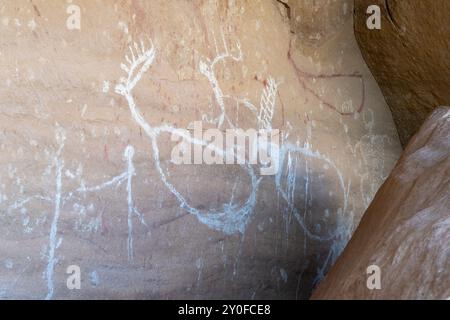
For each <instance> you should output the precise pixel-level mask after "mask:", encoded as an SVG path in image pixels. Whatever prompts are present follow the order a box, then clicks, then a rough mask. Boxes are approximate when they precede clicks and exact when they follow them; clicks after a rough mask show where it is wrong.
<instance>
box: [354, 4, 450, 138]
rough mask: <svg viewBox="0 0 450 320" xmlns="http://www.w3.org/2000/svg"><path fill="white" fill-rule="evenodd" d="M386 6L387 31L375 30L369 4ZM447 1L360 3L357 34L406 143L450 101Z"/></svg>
mask: <svg viewBox="0 0 450 320" xmlns="http://www.w3.org/2000/svg"><path fill="white" fill-rule="evenodd" d="M374 4H375V5H378V6H379V7H380V8H381V29H380V30H369V29H368V28H366V25H365V21H366V19H367V18H368V15H367V14H366V11H367V7H368V6H369V5H374ZM449 12H450V1H447V0H408V1H403V0H375V1H373V0H361V1H360V0H358V1H355V34H356V39H357V41H358V43H359V45H360V47H361V51H362V54H363V56H364V59H365V61H366V62H367V64H368V65H369V67H370V70H371V71H372V73H373V75H374V77H375V79H376V80H377V83H378V84H379V85H380V88H381V90H382V92H383V94H384V96H385V97H386V101H387V103H388V104H389V107H390V108H391V111H392V115H393V118H394V121H395V124H396V126H397V128H398V132H399V136H400V140H401V142H402V144H403V145H406V144H407V143H408V140H409V139H410V138H411V137H412V135H413V134H414V133H415V132H417V130H418V129H419V128H420V126H421V125H422V123H423V122H424V121H425V119H426V118H427V117H428V116H429V114H430V113H431V111H432V110H433V109H434V108H436V107H438V106H441V105H449V104H450V90H449V87H450V60H449V59H448V52H449V51H450V26H449V24H448V14H449Z"/></svg>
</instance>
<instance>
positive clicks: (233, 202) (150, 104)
mask: <svg viewBox="0 0 450 320" xmlns="http://www.w3.org/2000/svg"><path fill="white" fill-rule="evenodd" d="M316 2H318V3H320V1H316ZM300 3H301V2H300ZM324 3H328V2H324ZM335 3H341V5H342V15H343V16H342V17H344V18H343V19H340V20H339V19H338V20H339V21H340V23H339V24H337V25H336V28H330V26H328V25H327V24H326V23H325V21H326V19H325V18H324V17H326V16H329V15H330V14H331V13H330V12H328V10H329V9H330V10H333V12H340V11H339V10H338V11H335V9H336V8H337V7H335V6H336V5H334V6H331V7H328V6H319V7H318V10H317V11H315V12H314V13H312V12H310V11H308V10H306V8H307V7H306V6H305V7H304V9H305V11H301V12H305V15H306V16H305V17H304V18H305V19H307V20H308V19H309V20H311V21H319V23H318V25H317V28H318V29H317V30H314V33H315V32H319V33H321V32H323V34H324V37H325V38H326V41H322V42H320V43H310V42H308V41H303V40H304V39H309V38H310V36H309V35H308V34H307V32H306V31H305V33H304V34H302V35H299V36H297V35H295V34H292V33H291V32H290V29H291V25H290V20H289V19H288V17H287V14H286V12H285V11H283V10H287V8H286V7H285V6H283V5H282V4H280V3H279V2H277V1H266V0H264V1H182V0H179V1H167V0H164V1H143V0H142V1H137V0H133V1H106V0H105V1H90V0H89V1H88V0H84V1H81V0H77V1H72V3H71V4H69V3H67V2H66V1H38V0H33V1H25V0H21V1H2V2H1V3H0V22H1V27H0V36H1V39H2V42H1V45H0V61H1V64H0V68H1V72H2V75H3V77H2V79H1V81H2V91H1V94H0V125H1V128H2V130H1V132H0V135H1V138H0V139H1V144H0V148H1V151H2V157H1V161H0V187H1V188H0V297H1V298H49V299H50V298H245V299H249V298H290V299H294V298H307V297H309V295H310V292H311V289H312V287H313V285H314V284H316V283H317V282H318V281H319V280H320V279H321V278H322V277H323V274H324V273H325V271H326V270H327V268H328V267H329V266H330V265H331V263H332V262H333V260H334V259H335V258H336V257H337V256H338V254H339V253H340V251H341V250H342V248H343V247H344V246H345V244H346V243H347V241H348V239H349V238H350V235H351V234H352V232H353V230H354V228H355V226H356V225H357V223H358V221H359V219H360V217H361V215H362V213H363V212H364V210H365V209H366V207H367V205H368V204H369V203H370V201H371V199H372V196H373V195H374V193H375V191H376V190H377V189H378V187H379V185H381V183H382V182H383V180H384V178H385V177H386V176H387V175H388V173H389V172H390V170H391V168H392V167H393V165H394V163H395V161H396V159H397V158H398V156H399V154H400V152H401V148H400V143H399V140H398V137H397V133H396V130H395V126H394V123H393V121H392V119H391V115H390V113H389V109H388V107H387V105H386V103H385V101H384V99H383V96H382V95H381V92H380V90H379V88H378V87H377V84H376V83H375V81H374V79H373V78H372V76H371V74H370V72H369V70H368V68H367V67H366V65H365V64H364V62H363V59H362V57H361V55H360V52H359V49H358V46H357V44H356V41H355V39H354V35H353V22H352V17H351V16H349V14H348V12H351V8H349V7H348V1H342V2H339V1H335ZM69 5H77V6H79V7H80V9H81V29H80V30H69V29H68V28H67V27H66V22H67V19H68V18H69V14H67V13H66V10H67V8H68V6H69ZM346 5H347V6H346ZM280 6H281V7H280ZM309 15H314V19H313V18H312V16H309ZM316 19H317V20H316ZM322 28H324V29H323V30H322ZM330 29H335V30H333V34H332V35H327V36H325V34H328V33H329V30H330ZM308 32H309V31H308ZM140 41H143V45H144V48H143V49H144V50H143V52H140V53H138V50H137V49H135V48H134V45H133V43H134V42H137V43H138V44H139V46H140ZM152 44H153V45H152ZM130 46H131V48H132V49H131V50H133V51H134V56H135V57H134V58H135V59H139V60H137V61H136V62H133V57H132V54H131V52H130V48H129V47H130ZM152 48H153V49H152ZM141 50H142V49H141V48H139V51H141ZM241 53H242V55H241ZM126 55H128V60H130V61H127V59H126V58H125V56H126ZM153 55H154V56H153ZM215 61H216V62H215ZM121 64H124V65H123V66H122V67H123V69H125V70H122V69H121ZM130 65H131V67H132V68H131V70H130ZM211 66H213V67H214V68H211ZM126 70H128V71H126ZM128 73H130V74H128ZM136 76H138V77H137V78H136ZM121 78H123V79H122V81H121V80H120V79H121ZM270 79H273V80H274V82H271V80H270ZM134 80H136V81H134ZM216 80H217V81H216ZM274 84H277V86H276V89H277V90H273V91H270V89H275V86H274ZM263 93H266V94H267V95H269V96H270V99H269V102H268V103H264V104H263V105H264V106H265V107H270V108H274V115H273V119H269V120H271V123H270V125H271V126H272V128H273V129H280V130H282V131H283V137H284V139H285V140H284V141H283V144H282V149H281V156H282V157H281V162H280V170H279V173H278V174H277V175H276V176H264V177H262V176H260V175H259V167H258V166H254V167H251V169H249V168H247V167H246V166H239V165H211V166H209V165H175V164H173V163H172V162H171V161H170V160H171V158H170V154H171V151H172V148H173V147H174V146H175V143H174V142H172V141H171V140H170V134H169V131H170V130H172V129H174V128H177V127H178V128H186V127H189V125H190V124H191V123H193V122H194V121H200V120H203V125H204V127H205V128H208V127H209V128H210V127H216V128H220V129H221V130H224V129H227V128H230V127H233V126H234V127H240V128H242V129H247V128H259V127H260V121H258V115H259V111H260V101H261V96H262V94H263ZM270 101H271V102H270ZM136 107H138V108H139V110H137V109H136ZM270 108H269V109H270ZM138 213H140V214H138ZM70 265H78V266H79V267H80V268H81V276H82V283H81V290H72V291H70V290H68V289H67V287H66V280H67V277H68V275H67V274H66V269H67V267H68V266H70Z"/></svg>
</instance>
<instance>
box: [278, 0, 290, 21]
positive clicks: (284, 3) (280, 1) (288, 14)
mask: <svg viewBox="0 0 450 320" xmlns="http://www.w3.org/2000/svg"><path fill="white" fill-rule="evenodd" d="M276 1H277V2H278V3H281V4H282V5H283V7H285V8H286V14H287V16H288V18H289V20H291V7H290V6H289V5H288V4H287V3H286V2H283V1H282V0H276Z"/></svg>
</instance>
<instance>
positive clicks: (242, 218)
mask: <svg viewBox="0 0 450 320" xmlns="http://www.w3.org/2000/svg"><path fill="white" fill-rule="evenodd" d="M223 43H224V51H223V52H221V53H220V52H218V53H217V56H216V57H215V58H213V59H205V61H201V62H200V64H199V70H200V73H202V74H203V75H205V77H206V78H207V79H208V80H209V82H210V84H211V88H212V91H213V93H214V97H215V101H216V103H217V106H218V107H219V115H218V116H217V117H215V118H214V121H215V123H216V125H217V128H219V129H220V128H221V127H222V126H224V125H227V126H228V127H231V128H236V126H235V124H234V123H233V121H232V120H231V118H230V117H229V116H228V113H227V108H226V104H225V100H226V99H232V100H234V101H236V102H237V103H240V104H242V105H244V106H245V107H247V108H248V109H249V110H250V111H252V112H253V113H254V115H255V125H256V126H258V127H259V128H264V129H270V128H271V126H272V119H273V116H274V110H275V106H276V93H277V87H278V83H276V82H275V80H274V79H273V78H269V81H268V84H267V86H266V87H265V88H264V90H263V92H262V95H261V100H260V108H259V110H258V109H257V108H256V107H255V106H254V105H253V104H252V103H251V102H250V101H249V100H247V99H239V98H235V97H231V96H229V95H226V94H224V93H223V91H222V89H221V87H220V84H219V81H218V80H217V77H216V75H215V70H214V67H215V66H216V64H217V63H219V62H223V61H225V60H226V59H231V60H232V61H235V62H240V61H242V59H243V54H242V51H241V47H240V45H239V43H237V45H236V50H235V52H234V53H233V52H232V51H231V50H230V49H229V48H228V46H227V44H226V42H225V41H223ZM133 48H134V49H133ZM129 51H130V53H129V55H130V56H131V58H130V56H129V55H126V56H125V60H126V61H127V62H128V64H127V65H125V64H122V69H123V70H124V71H125V72H126V73H127V76H126V77H125V78H122V79H121V81H120V83H119V84H118V85H117V86H116V92H117V93H118V94H120V95H122V96H123V97H124V98H125V99H126V101H127V102H128V106H129V109H130V112H131V116H132V118H133V120H134V121H135V122H136V123H137V124H138V125H139V126H140V127H141V128H142V129H143V130H144V132H145V133H146V134H147V136H148V138H149V139H150V143H151V146H152V157H153V161H154V164H155V166H156V169H157V171H158V173H159V176H160V178H161V181H162V182H163V183H164V185H165V186H166V187H167V189H168V190H169V191H170V192H171V193H172V194H173V195H174V196H175V197H176V198H177V199H178V201H179V203H180V207H181V208H183V209H185V210H186V211H188V212H189V213H191V214H193V215H195V216H196V217H197V218H198V220H199V221H200V222H202V223H204V224H206V225H208V226H210V227H211V228H214V229H216V230H220V231H223V232H225V233H227V234H232V233H235V232H240V233H244V231H245V227H246V225H247V223H248V220H249V218H250V216H251V214H252V212H253V211H254V208H255V206H256V202H257V192H258V187H259V184H260V181H261V179H262V178H261V177H257V176H256V174H255V172H254V168H253V167H251V166H249V165H243V168H244V169H245V170H246V171H247V173H248V175H249V176H250V177H251V181H252V190H251V191H250V193H249V195H248V198H247V200H246V201H245V203H243V204H241V205H236V204H232V205H228V203H227V205H224V209H223V210H216V209H210V210H203V211H202V210H198V209H196V208H194V207H193V206H191V205H190V204H189V203H188V201H187V200H186V198H185V197H184V196H183V195H182V194H181V193H180V192H179V191H178V190H177V188H176V187H175V186H174V185H173V184H172V183H171V182H170V181H169V178H168V175H167V174H166V172H165V171H164V169H163V167H162V165H161V160H160V156H159V155H160V150H159V145H158V137H159V136H160V135H161V134H163V133H172V132H174V131H175V130H176V128H175V127H173V126H171V125H167V124H164V125H161V126H153V125H151V124H150V123H149V122H148V121H147V120H145V119H144V117H143V116H142V114H141V112H140V109H139V107H138V106H137V105H136V102H135V98H134V96H133V89H134V88H135V86H136V85H137V83H138V82H139V80H140V79H141V78H142V76H143V75H144V74H145V73H146V72H147V71H148V70H149V68H150V66H151V65H152V64H153V62H154V60H155V54H156V51H155V48H154V46H153V44H152V43H150V46H149V48H145V46H144V44H143V43H142V42H141V45H140V46H139V45H137V44H134V46H133V47H130V48H129ZM184 138H185V139H186V141H189V142H190V143H192V144H200V145H202V146H207V144H206V143H205V142H204V141H201V140H196V139H194V138H191V137H189V136H186V137H184ZM216 151H217V152H219V153H220V152H221V150H216ZM287 154H300V155H302V156H304V157H307V158H312V159H316V160H319V161H323V162H325V163H326V164H328V165H329V166H330V167H331V168H333V169H334V170H335V172H336V174H337V176H338V179H339V185H340V188H341V191H342V194H343V198H344V204H343V208H342V210H341V214H344V213H345V211H346V207H347V202H348V192H349V191H348V189H349V186H346V185H345V182H344V178H343V175H342V174H341V172H340V171H339V169H338V168H337V167H336V165H335V164H334V162H333V161H331V160H330V159H328V158H327V157H325V156H324V155H322V154H320V153H319V152H317V151H313V150H311V148H310V147H309V145H308V144H306V145H305V146H303V147H302V146H298V145H296V144H293V143H290V142H285V143H283V144H282V146H281V149H280V161H279V163H280V164H281V166H282V167H283V166H284V161H285V157H286V155H287ZM290 164H292V163H291V162H290ZM282 172H283V168H281V170H279V173H278V174H277V175H276V176H275V185H276V191H277V192H278V193H279V194H280V195H281V197H282V198H283V199H284V200H285V201H286V203H287V205H288V207H289V208H290V210H292V212H293V215H294V217H295V218H296V220H297V222H298V223H299V225H300V226H301V228H302V229H303V230H304V232H305V233H306V235H307V236H308V237H310V238H311V239H313V240H316V241H331V240H333V239H335V238H336V237H337V235H338V233H339V232H340V230H336V232H334V233H331V234H328V235H319V234H316V233H314V232H313V231H311V230H310V229H309V228H308V226H307V225H306V223H305V222H304V220H303V217H302V216H301V215H300V210H299V209H297V208H295V206H294V204H293V189H292V188H293V186H292V185H291V186H290V187H288V189H289V188H290V190H286V189H285V188H284V187H283V185H282V181H281V180H282V177H283V175H282ZM290 179H292V176H290Z"/></svg>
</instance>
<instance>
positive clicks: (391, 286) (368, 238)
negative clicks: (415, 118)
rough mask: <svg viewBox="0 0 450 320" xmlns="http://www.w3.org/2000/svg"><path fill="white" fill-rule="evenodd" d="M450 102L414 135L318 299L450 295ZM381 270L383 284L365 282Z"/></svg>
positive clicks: (445, 297)
mask: <svg viewBox="0 0 450 320" xmlns="http://www.w3.org/2000/svg"><path fill="white" fill-rule="evenodd" d="M449 208H450V108H448V107H445V108H444V107H442V108H439V109H437V110H436V111H435V112H434V113H433V114H432V115H431V117H430V118H429V119H428V120H427V121H426V122H425V124H424V125H423V127H422V128H421V130H420V131H419V132H418V133H417V134H416V135H415V136H414V137H413V138H412V139H411V141H410V143H409V145H408V147H407V148H406V150H405V152H404V153H403V155H402V156H401V158H400V160H399V162H398V163H397V165H396V166H395V168H394V170H393V172H392V173H391V175H390V176H389V178H388V179H387V180H386V182H385V183H384V184H383V186H382V187H381V188H380V190H379V191H378V192H377V194H376V196H375V198H374V200H373V202H372V203H371V205H370V207H369V208H368V209H367V212H366V213H365V214H364V216H363V218H362V220H361V223H360V225H359V226H358V228H357V229H356V231H355V234H354V235H353V237H352V239H351V240H350V242H349V244H348V246H347V247H346V248H345V250H344V252H343V253H342V255H341V256H340V257H339V258H338V260H337V262H336V264H335V265H334V266H333V267H332V268H331V270H330V272H329V273H328V274H327V276H326V277H325V280H324V281H323V282H322V283H320V285H319V287H318V288H317V290H316V291H315V292H314V294H313V298H314V299H336V298H337V299H448V298H449V297H450V269H449V267H448V266H449V263H450V250H449V248H450V215H449ZM370 265H377V266H378V267H379V268H380V271H381V273H380V275H381V278H380V279H381V289H379V290H377V289H375V290H369V289H368V288H367V286H366V279H367V277H368V275H367V274H366V269H367V267H368V266H370Z"/></svg>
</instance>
